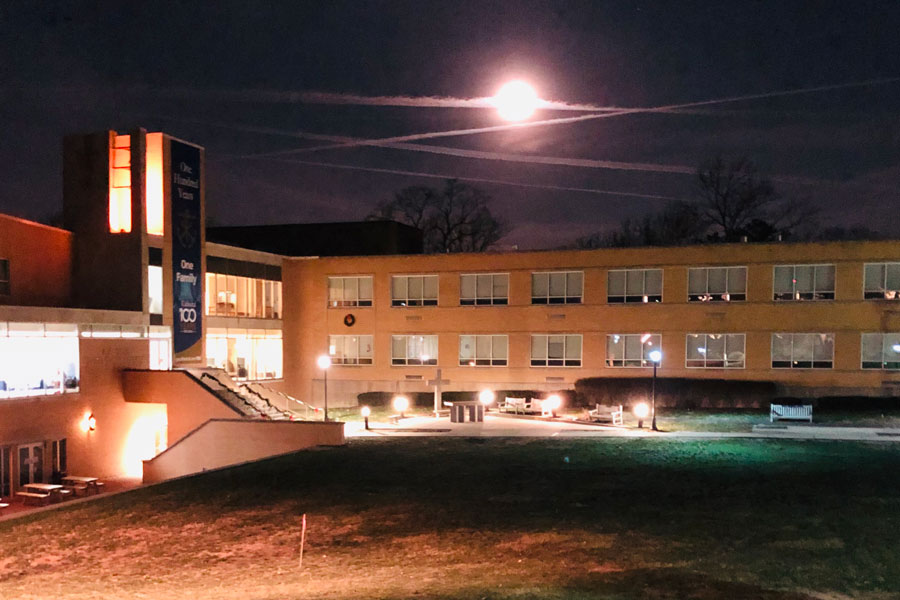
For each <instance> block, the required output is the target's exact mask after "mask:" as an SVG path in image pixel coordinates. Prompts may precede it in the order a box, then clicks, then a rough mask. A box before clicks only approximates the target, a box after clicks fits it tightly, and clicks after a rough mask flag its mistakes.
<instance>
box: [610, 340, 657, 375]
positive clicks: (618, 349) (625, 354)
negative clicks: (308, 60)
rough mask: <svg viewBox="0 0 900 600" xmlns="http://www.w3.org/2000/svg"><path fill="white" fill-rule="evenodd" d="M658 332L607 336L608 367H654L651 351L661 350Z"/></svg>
mask: <svg viewBox="0 0 900 600" xmlns="http://www.w3.org/2000/svg"><path fill="white" fill-rule="evenodd" d="M661 340H662V337H661V336H660V334H658V333H653V334H649V333H643V334H642V333H629V334H625V333H621V334H620V333H614V334H611V335H608V336H606V366H607V367H652V366H653V361H652V360H650V353H651V352H652V351H653V350H660V349H661V348H662V346H661V343H662V342H661Z"/></svg>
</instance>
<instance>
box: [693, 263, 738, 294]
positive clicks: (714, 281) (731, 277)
mask: <svg viewBox="0 0 900 600" xmlns="http://www.w3.org/2000/svg"><path fill="white" fill-rule="evenodd" d="M746 299H747V267H703V268H696V269H694V268H691V269H688V302H735V301H739V300H746Z"/></svg>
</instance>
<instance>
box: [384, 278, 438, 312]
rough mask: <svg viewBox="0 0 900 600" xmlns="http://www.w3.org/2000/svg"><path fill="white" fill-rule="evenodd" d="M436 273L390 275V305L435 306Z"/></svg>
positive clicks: (436, 293) (436, 291)
mask: <svg viewBox="0 0 900 600" xmlns="http://www.w3.org/2000/svg"><path fill="white" fill-rule="evenodd" d="M437 303H438V276H437V275H394V276H393V277H391V306H437Z"/></svg>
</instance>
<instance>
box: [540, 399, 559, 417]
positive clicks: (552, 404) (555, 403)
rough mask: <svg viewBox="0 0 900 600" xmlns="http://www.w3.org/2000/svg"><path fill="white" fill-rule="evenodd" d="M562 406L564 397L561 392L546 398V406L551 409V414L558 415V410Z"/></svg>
mask: <svg viewBox="0 0 900 600" xmlns="http://www.w3.org/2000/svg"><path fill="white" fill-rule="evenodd" d="M560 406H562V398H560V396H559V394H551V395H549V396H547V399H546V400H544V408H546V409H547V410H549V411H550V414H551V415H553V416H554V417H556V411H557V410H559V407H560Z"/></svg>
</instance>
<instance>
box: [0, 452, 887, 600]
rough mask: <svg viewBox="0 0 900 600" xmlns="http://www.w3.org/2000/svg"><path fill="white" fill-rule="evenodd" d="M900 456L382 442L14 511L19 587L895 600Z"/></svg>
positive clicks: (0, 588) (8, 547)
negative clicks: (303, 533)
mask: <svg viewBox="0 0 900 600" xmlns="http://www.w3.org/2000/svg"><path fill="white" fill-rule="evenodd" d="M898 472H900V446H897V445H892V444H862V443H835V442H792V441H780V440H779V441H769V440H722V441H710V442H695V441H690V442H688V441H663V440H647V439H632V440H626V439H604V440H585V439H580V440H564V439H558V438H557V439H553V440H512V439H506V440H504V439H484V438H475V439H462V438H416V439H390V440H383V439H381V440H373V439H360V440H353V441H351V443H350V444H349V445H347V446H346V447H341V448H332V449H322V450H315V451H309V452H303V453H299V454H296V455H292V456H288V457H282V458H278V459H273V460H269V461H265V462H263V463H259V464H256V465H248V466H243V467H239V468H234V469H229V470H225V471H220V472H213V473H207V474H204V475H202V476H197V477H192V478H189V479H185V480H181V481H175V482H170V483H167V484H164V485H161V486H157V487H154V488H148V489H144V490H140V491H137V492H134V493H130V494H126V495H122V496H118V497H112V498H108V499H105V500H101V501H98V502H96V503H92V504H89V505H83V506H73V507H70V508H65V509H62V510H60V511H56V512H54V513H45V514H43V515H38V516H34V517H30V518H29V519H28V520H27V521H14V522H6V523H0V597H2V598H27V597H29V595H28V594H29V593H33V594H34V595H33V596H32V597H54V598H82V597H96V596H105V597H116V598H131V597H141V596H144V597H163V596H165V597H172V596H177V597H192V598H412V597H415V598H447V599H450V598H454V599H455V598H460V599H461V598H498V599H499V598H504V599H505V598H517V599H521V598H553V599H557V598H559V599H562V598H601V599H625V598H653V599H673V600H674V599H676V598H697V599H703V600H706V599H709V600H712V599H719V598H722V599H729V600H750V599H758V598H764V599H778V600H788V599H799V598H812V597H817V598H842V597H844V596H841V595H845V596H847V597H852V598H873V599H875V598H877V599H879V600H886V599H887V598H896V597H898V595H900V538H898V536H897V532H898V531H900V478H898V477H897V473H898ZM303 513H306V514H307V515H308V518H309V531H308V539H307V546H306V554H305V557H304V565H303V568H302V569H300V568H299V566H298V556H297V555H298V551H297V549H298V546H299V542H300V531H299V517H300V515H302V514H303ZM38 591H39V592H40V593H39V594H38V593H37V592H38ZM813 593H815V594H816V596H812V594H813Z"/></svg>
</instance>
